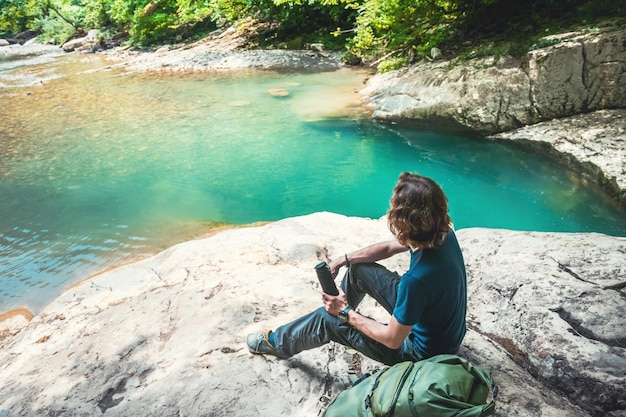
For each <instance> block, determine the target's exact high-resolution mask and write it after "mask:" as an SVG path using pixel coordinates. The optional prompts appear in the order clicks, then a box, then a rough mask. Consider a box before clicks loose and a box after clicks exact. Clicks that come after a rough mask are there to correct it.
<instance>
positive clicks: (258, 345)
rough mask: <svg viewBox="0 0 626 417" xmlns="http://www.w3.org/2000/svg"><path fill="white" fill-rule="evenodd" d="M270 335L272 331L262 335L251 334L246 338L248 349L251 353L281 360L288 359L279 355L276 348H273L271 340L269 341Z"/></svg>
mask: <svg viewBox="0 0 626 417" xmlns="http://www.w3.org/2000/svg"><path fill="white" fill-rule="evenodd" d="M270 333H271V330H268V331H266V332H261V333H250V334H249V335H248V336H247V337H246V344H247V345H248V349H249V350H250V353H254V354H262V355H274V356H277V357H279V358H281V359H286V358H287V357H286V356H283V355H281V354H280V353H278V350H276V348H275V347H274V346H272V344H271V343H270V340H269V335H270Z"/></svg>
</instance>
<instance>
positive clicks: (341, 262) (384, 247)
mask: <svg viewBox="0 0 626 417" xmlns="http://www.w3.org/2000/svg"><path fill="white" fill-rule="evenodd" d="M407 250H409V248H407V247H406V246H403V245H401V244H400V243H399V242H398V241H397V240H395V239H394V240H388V241H385V242H379V243H375V244H373V245H371V246H367V247H365V248H362V249H359V250H357V251H354V252H350V253H348V254H346V255H345V256H343V255H342V256H340V257H338V258H336V259H335V260H334V261H332V262H331V263H330V265H329V266H330V272H331V274H332V275H333V277H336V276H337V273H338V272H339V268H341V267H342V266H346V264H347V262H350V263H351V264H358V263H370V262H377V261H380V260H381V259H387V258H389V257H391V256H393V255H396V254H398V253H400V252H406V251H407ZM346 257H347V258H348V259H346Z"/></svg>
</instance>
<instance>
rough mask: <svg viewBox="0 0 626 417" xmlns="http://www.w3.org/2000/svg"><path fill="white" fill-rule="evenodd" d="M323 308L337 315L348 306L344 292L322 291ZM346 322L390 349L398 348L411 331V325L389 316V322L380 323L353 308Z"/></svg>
mask: <svg viewBox="0 0 626 417" xmlns="http://www.w3.org/2000/svg"><path fill="white" fill-rule="evenodd" d="M322 300H323V302H324V308H325V309H326V311H328V312H329V313H330V314H332V315H333V316H337V315H339V312H341V311H343V309H344V308H346V307H347V306H348V300H347V299H346V295H345V293H344V292H343V291H342V290H341V288H339V295H337V296H332V295H328V294H326V293H322ZM348 324H349V325H351V326H352V327H354V328H355V329H357V330H358V331H360V332H361V333H363V334H364V335H366V336H367V337H369V338H370V339H374V340H376V341H377V342H380V343H382V344H383V345H385V346H387V347H388V348H391V349H398V348H399V347H400V346H402V342H403V341H404V339H405V338H406V337H407V336H408V334H409V333H410V332H411V328H412V326H405V325H402V324H400V323H399V322H398V320H396V318H395V317H394V316H391V320H390V321H389V324H382V323H379V322H377V321H376V320H373V319H370V318H368V317H365V316H363V315H361V314H359V313H357V312H356V311H354V310H350V311H349V312H348Z"/></svg>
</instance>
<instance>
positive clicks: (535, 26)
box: [0, 0, 626, 69]
mask: <svg viewBox="0 0 626 417" xmlns="http://www.w3.org/2000/svg"><path fill="white" fill-rule="evenodd" d="M625 15H626V0H592V1H589V0H534V1H533V0H0V37H3V38H11V37H12V36H16V35H17V34H19V33H21V32H23V31H25V30H30V31H35V32H36V33H38V34H39V40H40V41H42V42H52V43H57V44H62V43H64V42H65V41H66V40H68V39H70V37H71V36H73V35H74V34H75V33H77V32H78V33H84V31H85V30H88V29H99V30H100V31H101V32H100V33H101V34H102V35H101V36H104V37H108V38H111V39H120V40H121V41H123V42H125V43H126V44H130V45H134V46H150V45H158V44H161V43H172V42H182V41H185V40H193V39H197V38H200V37H202V36H206V35H207V34H208V33H210V32H211V31H213V30H216V29H220V28H224V27H227V26H231V25H236V24H238V22H244V21H250V20H252V19H254V20H255V21H258V22H264V23H266V24H267V25H268V26H267V27H270V28H271V30H267V31H265V32H263V33H261V34H260V35H259V38H258V39H257V42H258V46H260V47H268V46H276V45H278V44H283V45H285V44H286V45H294V47H302V45H304V44H305V43H317V42H321V43H324V44H325V45H326V46H327V47H328V48H331V49H335V50H343V51H345V54H344V58H345V60H346V61H348V62H353V63H358V62H365V63H370V64H381V65H385V66H387V67H388V68H389V69H391V68H393V67H399V66H402V65H406V64H407V63H410V62H412V61H414V60H415V59H419V58H424V57H428V56H429V55H430V54H431V52H432V51H433V48H440V49H441V50H443V51H446V52H447V53H449V54H452V53H461V52H463V51H464V50H469V47H470V46H471V45H476V44H482V45H483V49H485V48H487V49H489V51H488V52H489V53H491V54H494V53H495V54H498V53H502V54H504V53H507V54H515V53H520V52H523V51H524V50H528V48H529V47H531V46H532V45H533V42H535V41H536V40H537V39H538V38H539V37H540V36H544V35H547V34H550V33H555V32H556V31H559V30H567V29H569V28H571V27H578V26H580V25H593V23H594V22H597V21H599V20H602V19H607V18H616V17H617V18H620V17H621V18H623V17H624V16H625ZM487 40H488V41H487Z"/></svg>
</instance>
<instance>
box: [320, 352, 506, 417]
mask: <svg viewBox="0 0 626 417" xmlns="http://www.w3.org/2000/svg"><path fill="white" fill-rule="evenodd" d="M489 390H491V391H492V392H493V395H492V399H491V401H490V402H489V403H486V401H487V397H488V396H489ZM497 395H498V387H497V386H496V384H495V383H494V382H493V379H492V378H491V373H490V372H489V371H487V370H485V369H483V368H480V367H478V366H474V365H472V364H471V363H469V362H468V361H467V360H465V359H463V358H460V357H458V356H456V355H438V356H434V357H432V358H429V359H425V360H422V361H419V362H401V363H398V364H396V365H393V366H390V367H387V368H383V369H380V370H378V371H376V372H375V373H374V374H373V375H371V376H369V377H367V378H365V379H362V380H361V381H360V382H359V381H357V383H356V384H355V385H353V386H352V387H350V388H348V389H347V390H345V391H344V392H342V393H340V394H339V395H337V396H336V397H335V398H334V399H333V400H332V401H331V402H330V404H329V405H328V407H327V408H326V411H325V412H324V417H352V416H354V417H357V416H358V417H366V416H367V417H382V416H387V417H391V416H396V417H399V416H419V417H435V416H436V417H439V416H442V417H452V416H454V417H484V416H489V415H491V414H493V412H494V410H495V399H496V396H497Z"/></svg>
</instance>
